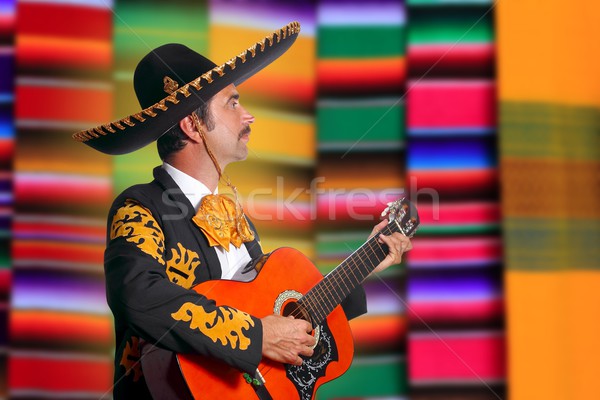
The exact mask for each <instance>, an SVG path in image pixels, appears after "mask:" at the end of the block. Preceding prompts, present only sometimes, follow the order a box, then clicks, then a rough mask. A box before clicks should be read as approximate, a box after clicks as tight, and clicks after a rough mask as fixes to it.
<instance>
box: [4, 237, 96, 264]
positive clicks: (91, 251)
mask: <svg viewBox="0 0 600 400" xmlns="http://www.w3.org/2000/svg"><path fill="white" fill-rule="evenodd" d="M12 256H13V258H15V259H29V260H31V259H34V260H60V261H67V262H76V263H86V264H99V265H102V264H103V263H104V245H103V244H98V245H87V244H72V243H65V242H42V241H35V240H31V241H29V240H28V241H23V240H14V241H13V245H12Z"/></svg>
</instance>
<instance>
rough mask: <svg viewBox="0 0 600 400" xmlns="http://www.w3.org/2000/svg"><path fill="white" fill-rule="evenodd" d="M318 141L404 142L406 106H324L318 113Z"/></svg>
mask: <svg viewBox="0 0 600 400" xmlns="http://www.w3.org/2000/svg"><path fill="white" fill-rule="evenodd" d="M317 132H318V133H317V137H318V141H319V142H321V143H323V142H331V141H334V142H335V141H342V142H348V141H352V142H354V141H357V142H360V141H369V142H371V141H401V140H404V138H405V133H404V106H403V105H393V103H390V104H389V105H373V106H369V105H363V106H361V105H353V106H349V107H345V106H326V107H325V106H321V107H319V108H318V110H317Z"/></svg>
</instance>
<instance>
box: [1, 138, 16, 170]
mask: <svg viewBox="0 0 600 400" xmlns="http://www.w3.org/2000/svg"><path fill="white" fill-rule="evenodd" d="M14 151H15V141H14V139H0V164H6V163H9V162H11V161H12V159H13V155H14Z"/></svg>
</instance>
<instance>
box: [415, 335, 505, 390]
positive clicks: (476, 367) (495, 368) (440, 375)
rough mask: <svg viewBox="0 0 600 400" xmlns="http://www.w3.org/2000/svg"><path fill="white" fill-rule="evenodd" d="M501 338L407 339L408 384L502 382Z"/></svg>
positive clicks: (502, 356)
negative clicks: (424, 382) (426, 382)
mask: <svg viewBox="0 0 600 400" xmlns="http://www.w3.org/2000/svg"><path fill="white" fill-rule="evenodd" d="M504 346H505V343H504V337H503V336H500V335H488V334H485V333H481V334H480V335H477V333H476V332H469V333H466V334H464V336H460V334H453V335H445V334H443V333H441V334H438V335H426V336H417V335H414V336H410V335H409V339H408V357H409V359H410V363H408V367H409V377H410V379H411V380H412V381H419V380H445V379H467V380H472V381H476V382H478V383H480V382H481V379H502V378H504V376H505V363H506V360H505V355H504Z"/></svg>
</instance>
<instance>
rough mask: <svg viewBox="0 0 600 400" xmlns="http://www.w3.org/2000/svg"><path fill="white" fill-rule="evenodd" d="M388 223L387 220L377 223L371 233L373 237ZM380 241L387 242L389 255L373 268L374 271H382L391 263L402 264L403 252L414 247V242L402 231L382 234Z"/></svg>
mask: <svg viewBox="0 0 600 400" xmlns="http://www.w3.org/2000/svg"><path fill="white" fill-rule="evenodd" d="M387 224H388V221H387V220H383V221H381V222H380V223H379V224H377V225H375V227H374V228H373V231H372V232H371V235H369V237H372V236H373V235H375V234H376V233H377V232H379V231H381V230H382V229H383V228H385V227H386V226H387ZM378 241H379V243H382V244H386V245H387V246H388V248H389V252H388V254H387V256H386V257H385V258H384V259H383V261H382V262H381V263H380V264H379V265H378V266H377V267H376V268H375V269H374V270H373V272H381V271H383V270H384V269H386V268H387V267H389V266H390V265H394V264H400V262H401V261H402V254H404V253H405V252H407V251H409V250H410V249H412V243H411V242H410V239H409V238H408V237H406V236H404V234H402V233H400V232H394V233H392V234H391V235H384V234H380V235H379V238H378Z"/></svg>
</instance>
